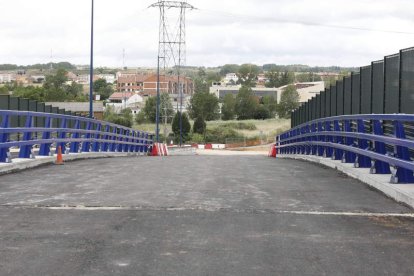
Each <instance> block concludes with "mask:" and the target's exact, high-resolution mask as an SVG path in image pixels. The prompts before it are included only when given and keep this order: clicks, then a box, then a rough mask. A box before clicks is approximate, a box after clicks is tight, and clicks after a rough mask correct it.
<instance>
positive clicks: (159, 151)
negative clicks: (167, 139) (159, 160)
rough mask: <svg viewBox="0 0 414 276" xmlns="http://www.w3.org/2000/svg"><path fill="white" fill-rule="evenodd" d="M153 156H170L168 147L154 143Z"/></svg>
mask: <svg viewBox="0 0 414 276" xmlns="http://www.w3.org/2000/svg"><path fill="white" fill-rule="evenodd" d="M151 156H168V148H167V145H166V144H163V143H154V144H153V145H152V152H151Z"/></svg>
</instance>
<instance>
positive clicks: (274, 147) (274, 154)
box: [271, 144, 277, 158]
mask: <svg viewBox="0 0 414 276" xmlns="http://www.w3.org/2000/svg"><path fill="white" fill-rule="evenodd" d="M276 153H277V150H276V144H275V145H272V155H271V157H274V158H276Z"/></svg>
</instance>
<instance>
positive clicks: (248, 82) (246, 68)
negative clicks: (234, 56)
mask: <svg viewBox="0 0 414 276" xmlns="http://www.w3.org/2000/svg"><path fill="white" fill-rule="evenodd" d="M259 71H260V70H259V67H258V66H256V65H254V64H243V65H241V66H240V68H239V70H238V72H237V77H238V78H239V80H238V83H239V84H241V85H243V86H249V87H254V86H255V85H256V79H257V75H258V74H259Z"/></svg>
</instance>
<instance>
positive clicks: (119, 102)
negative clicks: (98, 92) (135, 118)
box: [106, 92, 145, 115]
mask: <svg viewBox="0 0 414 276" xmlns="http://www.w3.org/2000/svg"><path fill="white" fill-rule="evenodd" d="M144 104H145V102H144V98H143V97H142V96H141V95H139V94H138V93H134V92H115V93H113V94H112V95H111V96H110V97H109V99H108V103H106V107H111V108H112V109H113V111H114V112H115V113H120V112H121V110H122V109H126V108H129V109H131V111H132V114H133V115H136V114H138V113H139V111H140V110H141V109H142V108H143V107H144Z"/></svg>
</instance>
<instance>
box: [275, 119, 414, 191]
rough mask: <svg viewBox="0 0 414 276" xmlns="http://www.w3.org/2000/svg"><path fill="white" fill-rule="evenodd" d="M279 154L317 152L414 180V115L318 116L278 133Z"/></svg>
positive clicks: (404, 180) (395, 177)
mask: <svg viewBox="0 0 414 276" xmlns="http://www.w3.org/2000/svg"><path fill="white" fill-rule="evenodd" d="M276 147H277V151H278V154H306V155H317V156H323V157H327V158H332V159H334V160H341V161H342V162H344V163H354V166H355V167H359V168H370V172H371V173H377V174H391V182H392V183H414V175H413V172H414V162H413V161H412V160H413V156H414V115H406V114H367V115H344V116H336V117H329V118H323V119H318V120H314V121H310V122H307V123H304V124H302V125H299V126H297V127H295V128H292V129H290V130H289V131H287V132H285V133H283V134H281V135H279V136H277V137H276Z"/></svg>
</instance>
